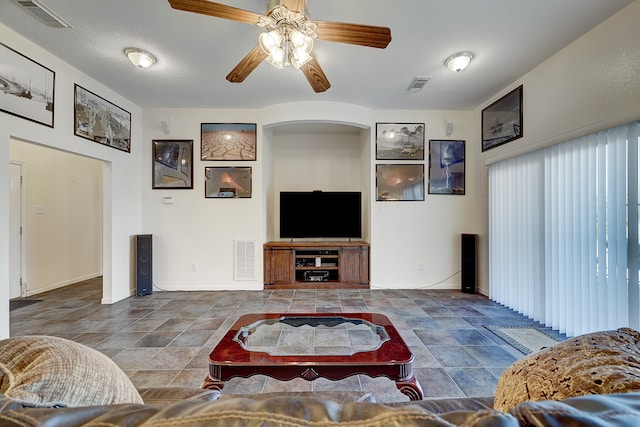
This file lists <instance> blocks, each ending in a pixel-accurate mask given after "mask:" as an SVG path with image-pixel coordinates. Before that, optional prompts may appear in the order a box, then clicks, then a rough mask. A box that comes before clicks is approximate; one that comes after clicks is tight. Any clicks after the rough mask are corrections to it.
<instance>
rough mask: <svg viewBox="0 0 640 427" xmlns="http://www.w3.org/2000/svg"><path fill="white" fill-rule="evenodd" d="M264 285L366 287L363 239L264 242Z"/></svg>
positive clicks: (287, 286) (367, 248) (367, 275)
mask: <svg viewBox="0 0 640 427" xmlns="http://www.w3.org/2000/svg"><path fill="white" fill-rule="evenodd" d="M264 288H265V289H303V288H314V289H330V288H366V289H368V288H369V244H368V243H367V242H364V241H318V242H316V241H309V242H284V241H277V242H267V243H265V244H264Z"/></svg>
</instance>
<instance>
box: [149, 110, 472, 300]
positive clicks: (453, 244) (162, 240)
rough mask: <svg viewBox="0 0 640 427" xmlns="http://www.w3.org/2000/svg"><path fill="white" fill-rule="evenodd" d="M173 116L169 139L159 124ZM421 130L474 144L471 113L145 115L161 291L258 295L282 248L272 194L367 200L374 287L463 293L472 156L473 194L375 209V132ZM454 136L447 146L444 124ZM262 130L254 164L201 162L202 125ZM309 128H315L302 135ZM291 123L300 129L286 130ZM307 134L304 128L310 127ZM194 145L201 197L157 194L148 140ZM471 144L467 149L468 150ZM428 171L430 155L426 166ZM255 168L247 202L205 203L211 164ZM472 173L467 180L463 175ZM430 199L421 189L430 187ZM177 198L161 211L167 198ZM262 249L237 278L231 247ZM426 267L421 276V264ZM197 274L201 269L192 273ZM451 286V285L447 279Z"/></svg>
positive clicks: (188, 112)
mask: <svg viewBox="0 0 640 427" xmlns="http://www.w3.org/2000/svg"><path fill="white" fill-rule="evenodd" d="M168 117H171V123H172V125H171V133H170V134H169V135H166V136H165V135H162V132H161V128H160V123H161V121H162V120H166V119H167V118H168ZM376 121H380V122H389V121H398V122H420V123H425V125H426V138H425V139H426V141H425V145H426V146H427V147H428V139H429V138H436V139H464V140H468V139H469V137H470V136H471V135H472V131H471V130H470V127H469V125H468V123H469V122H470V121H471V118H470V113H468V112H452V111H441V112H438V111H436V112H433V111H431V112H424V111H417V112H416V111H401V112H398V111H386V112H375V113H374V112H372V111H371V110H366V109H364V108H362V107H360V106H356V105H350V104H334V103H326V102H315V103H308V102H307V103H292V104H281V105H276V106H272V107H268V108H265V109H263V110H179V109H177V110H170V109H157V110H153V109H149V110H145V118H144V127H145V132H147V133H148V135H147V136H145V140H146V145H145V152H146V153H145V154H144V155H143V158H147V159H148V160H147V161H143V165H142V170H143V177H149V178H148V181H147V182H143V196H142V198H143V229H144V232H148V233H151V234H154V282H155V283H156V286H157V287H158V288H161V289H194V290H195V289H198V290H200V289H262V287H263V284H262V249H261V248H262V244H263V243H264V242H265V241H266V240H274V239H277V236H278V225H277V222H278V214H279V210H278V206H277V196H278V194H279V192H280V191H282V190H313V189H322V190H355V191H363V193H364V197H363V201H364V206H363V211H364V213H365V215H366V217H365V220H364V225H365V230H364V235H365V238H366V239H367V240H369V241H370V242H371V244H372V247H371V286H372V287H373V288H376V287H381V288H419V287H427V286H434V287H441V288H458V289H459V287H460V278H459V275H458V274H457V273H458V271H459V270H460V255H459V254H460V234H461V233H473V232H478V231H479V230H474V229H473V228H472V226H471V224H472V216H473V215H474V214H475V212H474V209H473V206H474V204H475V203H476V199H477V197H479V188H480V187H479V186H478V185H477V181H478V180H477V179H473V176H475V174H476V173H477V168H476V167H475V166H474V164H476V163H478V154H477V152H476V151H477V150H473V149H472V147H473V146H472V145H471V146H469V148H468V150H467V174H471V176H472V178H468V179H467V192H466V195H463V196H450V195H426V196H425V201H421V202H375V198H376V196H375V191H376V188H375V163H376V161H375V123H376ZM448 121H449V122H453V123H455V130H454V132H453V134H452V135H451V136H450V137H446V135H445V131H446V123H447V122H448ZM207 122H218V123H225V122H227V123H243V122H245V123H257V125H258V126H257V127H258V147H257V152H258V154H257V161H256V162H210V161H200V124H201V123H207ZM305 123H306V124H307V125H308V126H309V127H308V128H305ZM328 123H339V124H343V125H350V126H352V129H355V130H354V131H350V130H344V131H335V130H334V128H331V127H329V129H331V130H327V131H323V130H322V124H328ZM291 124H295V126H288V125H291ZM305 129H306V130H305ZM167 138H176V139H193V140H194V151H195V153H194V169H195V173H194V189H193V190H152V189H151V182H150V179H151V167H152V162H151V147H150V141H151V140H152V139H167ZM470 142H471V141H468V144H469V143H470ZM419 163H422V164H424V165H425V175H426V174H428V155H426V156H425V159H424V160H422V161H420V162H419ZM221 165H226V166H252V167H253V184H254V185H253V196H252V198H251V199H236V200H226V199H205V197H204V188H203V187H204V177H203V175H204V168H205V167H206V166H221ZM468 176H469V175H468ZM425 192H426V188H425ZM165 196H171V197H173V198H174V204H173V205H163V204H162V197H165ZM235 240H253V241H256V243H257V250H256V257H257V269H258V273H259V274H258V276H257V278H256V280H255V281H235V280H234V278H233V262H234V259H233V242H234V241H235ZM419 263H422V264H424V268H423V269H422V270H419V269H418V264H419ZM192 265H196V266H197V267H196V270H197V271H192V267H191V266H192ZM443 279H444V280H443Z"/></svg>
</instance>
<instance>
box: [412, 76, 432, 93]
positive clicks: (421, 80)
mask: <svg viewBox="0 0 640 427" xmlns="http://www.w3.org/2000/svg"><path fill="white" fill-rule="evenodd" d="M429 80H431V77H416V78H415V79H413V82H412V83H411V86H409V89H407V90H408V91H409V92H420V91H421V90H422V88H423V87H424V85H426V84H427V82H428V81H429Z"/></svg>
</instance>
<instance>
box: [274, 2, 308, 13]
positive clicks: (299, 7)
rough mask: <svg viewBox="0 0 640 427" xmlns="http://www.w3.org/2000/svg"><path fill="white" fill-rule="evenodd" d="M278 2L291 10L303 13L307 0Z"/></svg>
mask: <svg viewBox="0 0 640 427" xmlns="http://www.w3.org/2000/svg"><path fill="white" fill-rule="evenodd" d="M280 4H281V5H282V6H284V7H286V8H287V9H289V10H290V11H292V12H299V13H304V8H305V7H306V6H307V0H280Z"/></svg>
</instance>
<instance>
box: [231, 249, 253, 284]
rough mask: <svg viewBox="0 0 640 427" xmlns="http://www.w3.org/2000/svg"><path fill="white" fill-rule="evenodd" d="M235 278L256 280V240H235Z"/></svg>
mask: <svg viewBox="0 0 640 427" xmlns="http://www.w3.org/2000/svg"><path fill="white" fill-rule="evenodd" d="M234 261H235V266H234V267H235V268H234V279H235V280H256V242H255V241H253V240H236V241H235V256H234Z"/></svg>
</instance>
